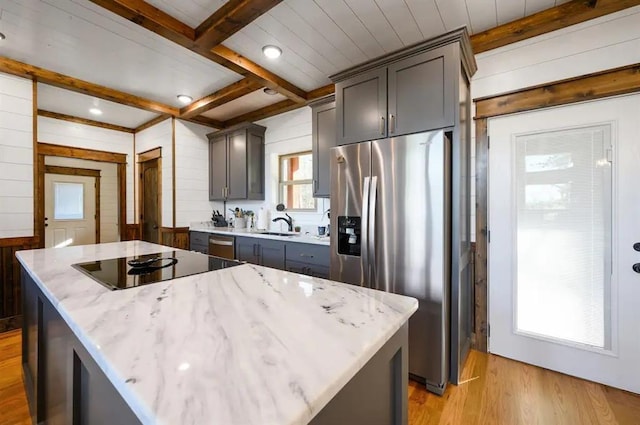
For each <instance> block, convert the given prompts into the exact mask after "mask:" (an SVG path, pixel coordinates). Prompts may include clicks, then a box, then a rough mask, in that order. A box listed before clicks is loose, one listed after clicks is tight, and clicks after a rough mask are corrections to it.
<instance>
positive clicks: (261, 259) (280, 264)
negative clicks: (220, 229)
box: [235, 237, 285, 270]
mask: <svg viewBox="0 0 640 425" xmlns="http://www.w3.org/2000/svg"><path fill="white" fill-rule="evenodd" d="M235 244H236V259H237V260H239V261H246V262H247V263H252V264H257V265H259V266H265V267H271V268H273V269H279V270H284V267H285V265H284V262H285V243H284V242H282V241H274V240H269V239H258V238H251V237H236V241H235Z"/></svg>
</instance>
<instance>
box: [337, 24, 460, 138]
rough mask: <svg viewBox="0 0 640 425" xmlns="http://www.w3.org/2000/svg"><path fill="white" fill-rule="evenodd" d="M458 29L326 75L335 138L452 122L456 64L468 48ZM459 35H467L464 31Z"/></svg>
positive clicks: (392, 132)
mask: <svg viewBox="0 0 640 425" xmlns="http://www.w3.org/2000/svg"><path fill="white" fill-rule="evenodd" d="M461 32H464V30H463V29H460V30H456V31H452V32H450V33H447V34H444V35H442V36H440V37H436V38H433V39H431V40H427V41H425V42H423V43H419V44H416V45H413V46H411V47H409V48H406V49H403V50H400V51H397V52H394V53H391V54H389V55H386V56H384V57H381V58H378V59H374V60H372V61H369V62H366V63H364V64H361V65H358V66H356V67H353V68H350V69H347V70H345V71H343V72H341V73H339V74H336V75H333V76H331V79H332V80H333V82H334V83H335V85H336V137H337V144H338V145H344V144H350V143H359V142H364V141H368V140H375V139H381V138H387V137H394V136H401V135H405V134H411V133H419V132H423V131H429V130H435V129H441V128H448V127H453V126H455V123H456V116H457V108H458V107H459V105H458V102H457V101H456V99H457V98H458V96H457V92H456V88H457V87H458V78H459V74H460V72H459V69H460V66H461V64H462V66H468V65H467V62H468V57H469V56H471V57H472V55H473V54H472V52H470V51H464V50H465V49H466V48H467V47H466V46H464V45H463V44H461V43H460V42H459V40H460V38H461V35H460V33H461ZM462 37H468V35H466V33H465V34H464V36H462Z"/></svg>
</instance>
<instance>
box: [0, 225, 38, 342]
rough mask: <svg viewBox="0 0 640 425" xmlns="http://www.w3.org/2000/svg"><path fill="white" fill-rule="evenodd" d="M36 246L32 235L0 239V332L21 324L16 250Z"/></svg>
mask: <svg viewBox="0 0 640 425" xmlns="http://www.w3.org/2000/svg"><path fill="white" fill-rule="evenodd" d="M33 248H37V243H36V241H35V238H34V237H18V238H3V239H0V332H5V331H9V330H11V329H17V328H19V327H20V326H21V324H22V303H21V297H20V289H21V285H20V266H19V264H18V260H17V259H16V252H17V251H20V250H24V249H33Z"/></svg>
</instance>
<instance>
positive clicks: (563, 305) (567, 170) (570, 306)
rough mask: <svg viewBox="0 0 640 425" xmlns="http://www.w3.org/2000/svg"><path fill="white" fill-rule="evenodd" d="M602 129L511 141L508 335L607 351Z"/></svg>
mask: <svg viewBox="0 0 640 425" xmlns="http://www.w3.org/2000/svg"><path fill="white" fill-rule="evenodd" d="M610 138H611V128H610V126H608V125H602V126H594V127H586V128H580V129H571V130H561V131H553V132H547V133H538V134H529V135H521V136H517V137H516V141H515V143H516V192H517V193H516V195H517V197H516V199H517V200H516V221H517V236H516V238H517V260H516V276H515V277H516V291H515V293H516V300H515V303H516V308H515V311H516V324H515V325H516V329H517V330H518V331H519V332H524V333H530V334H536V335H539V336H543V337H547V338H552V339H557V340H565V341H569V342H572V343H579V344H586V345H589V346H594V347H600V348H609V347H610V311H609V310H610V290H611V288H610V286H611V208H612V206H611V164H610V163H609V162H608V160H607V152H608V150H609V149H610V146H611V140H610Z"/></svg>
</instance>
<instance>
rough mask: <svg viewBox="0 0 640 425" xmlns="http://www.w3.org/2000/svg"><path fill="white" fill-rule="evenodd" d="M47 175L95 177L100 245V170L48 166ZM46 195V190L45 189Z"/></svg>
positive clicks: (97, 233)
mask: <svg viewBox="0 0 640 425" xmlns="http://www.w3.org/2000/svg"><path fill="white" fill-rule="evenodd" d="M44 173H45V174H62V175H65V176H83V177H93V178H94V179H95V184H96V185H95V188H96V189H95V190H96V194H95V203H96V213H95V222H96V243H100V170H94V169H90V168H75V167H62V166H58V165H46V164H45V166H44ZM45 193H46V189H45Z"/></svg>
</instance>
